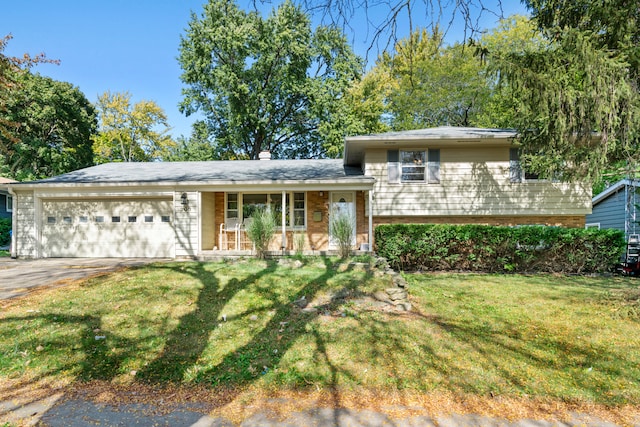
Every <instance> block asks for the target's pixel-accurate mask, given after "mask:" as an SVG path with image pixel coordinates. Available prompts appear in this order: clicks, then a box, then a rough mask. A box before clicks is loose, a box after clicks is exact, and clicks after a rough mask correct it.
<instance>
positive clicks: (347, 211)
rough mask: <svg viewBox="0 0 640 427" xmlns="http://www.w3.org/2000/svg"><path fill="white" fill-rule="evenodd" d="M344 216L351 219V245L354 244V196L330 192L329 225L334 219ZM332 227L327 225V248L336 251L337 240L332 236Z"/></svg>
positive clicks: (348, 193)
mask: <svg viewBox="0 0 640 427" xmlns="http://www.w3.org/2000/svg"><path fill="white" fill-rule="evenodd" d="M342 215H345V216H347V217H348V218H351V222H352V229H353V235H352V238H351V241H352V245H354V246H355V244H356V203H355V194H354V193H353V191H347V192H332V193H331V206H330V207H329V224H331V221H332V220H333V219H335V218H338V217H339V216H342ZM332 228H333V227H331V225H329V248H330V249H336V248H337V247H338V240H337V238H336V236H334V235H333V232H332V231H333V230H332Z"/></svg>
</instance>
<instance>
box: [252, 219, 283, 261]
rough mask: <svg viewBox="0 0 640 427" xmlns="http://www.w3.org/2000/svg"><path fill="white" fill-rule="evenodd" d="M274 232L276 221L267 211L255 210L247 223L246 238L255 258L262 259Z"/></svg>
mask: <svg viewBox="0 0 640 427" xmlns="http://www.w3.org/2000/svg"><path fill="white" fill-rule="evenodd" d="M275 231H276V220H275V218H274V217H273V213H272V212H271V211H270V210H269V209H257V210H256V211H255V212H254V213H253V214H252V215H251V220H250V221H249V222H248V223H247V228H246V233H247V237H248V238H249V240H251V242H252V243H253V246H254V247H255V250H256V256H257V257H258V258H259V259H264V258H265V257H266V254H267V250H268V249H269V242H270V241H271V239H272V238H273V233H275Z"/></svg>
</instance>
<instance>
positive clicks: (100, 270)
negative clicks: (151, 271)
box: [0, 257, 162, 300]
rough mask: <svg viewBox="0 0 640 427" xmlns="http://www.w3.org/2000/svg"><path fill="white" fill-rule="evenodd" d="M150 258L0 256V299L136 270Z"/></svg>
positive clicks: (151, 260)
mask: <svg viewBox="0 0 640 427" xmlns="http://www.w3.org/2000/svg"><path fill="white" fill-rule="evenodd" d="M156 261H162V260H159V259H154V258H44V259H13V258H9V257H0V300H3V299H11V298H16V297H20V296H24V295H26V294H28V293H29V292H31V291H34V290H36V289H38V288H42V287H48V286H63V285H64V284H66V283H69V282H72V281H75V280H80V279H84V278H87V277H91V276H95V275H99V274H105V273H109V272H112V271H116V270H119V269H123V268H129V267H136V266H141V265H144V264H148V263H150V262H156Z"/></svg>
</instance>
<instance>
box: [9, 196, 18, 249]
mask: <svg viewBox="0 0 640 427" xmlns="http://www.w3.org/2000/svg"><path fill="white" fill-rule="evenodd" d="M7 190H9V194H11V243H10V245H11V247H10V248H9V249H10V250H11V258H17V257H18V255H17V253H16V226H17V225H18V221H16V218H17V217H18V195H17V194H16V193H15V191H13V188H11V187H10V186H8V187H7Z"/></svg>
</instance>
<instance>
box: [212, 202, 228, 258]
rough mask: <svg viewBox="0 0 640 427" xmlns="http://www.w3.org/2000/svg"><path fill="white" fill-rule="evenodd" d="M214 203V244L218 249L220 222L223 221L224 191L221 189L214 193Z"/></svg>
mask: <svg viewBox="0 0 640 427" xmlns="http://www.w3.org/2000/svg"><path fill="white" fill-rule="evenodd" d="M215 205H216V213H215V226H214V233H215V243H214V246H215V247H217V248H218V249H220V247H219V245H220V236H219V234H220V224H222V223H224V209H225V206H224V193H223V192H222V191H218V192H217V193H216V194H215Z"/></svg>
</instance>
